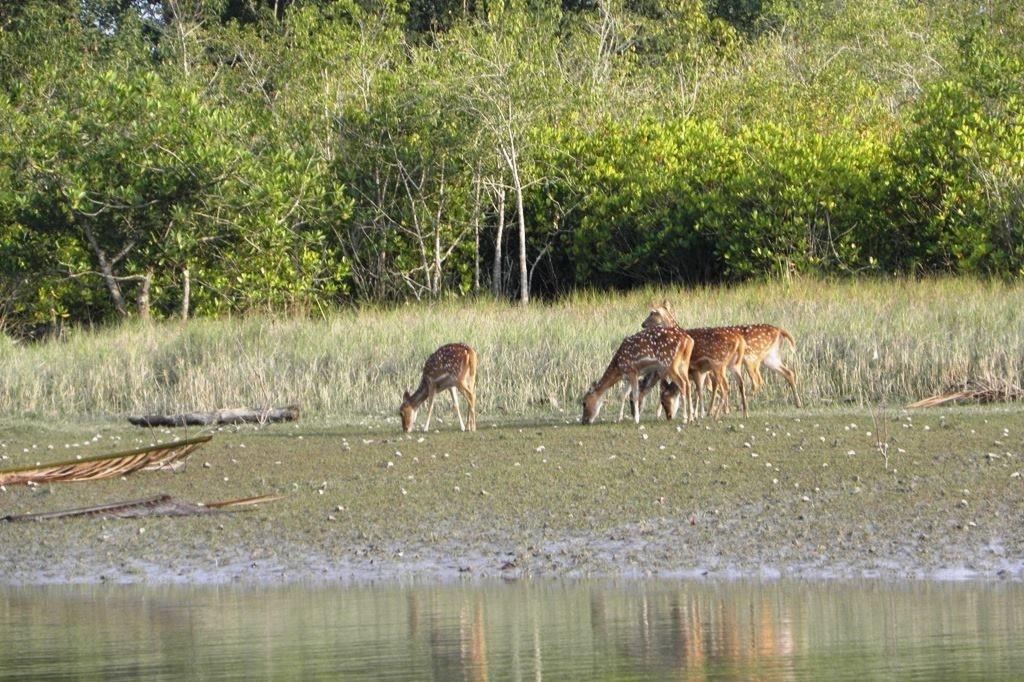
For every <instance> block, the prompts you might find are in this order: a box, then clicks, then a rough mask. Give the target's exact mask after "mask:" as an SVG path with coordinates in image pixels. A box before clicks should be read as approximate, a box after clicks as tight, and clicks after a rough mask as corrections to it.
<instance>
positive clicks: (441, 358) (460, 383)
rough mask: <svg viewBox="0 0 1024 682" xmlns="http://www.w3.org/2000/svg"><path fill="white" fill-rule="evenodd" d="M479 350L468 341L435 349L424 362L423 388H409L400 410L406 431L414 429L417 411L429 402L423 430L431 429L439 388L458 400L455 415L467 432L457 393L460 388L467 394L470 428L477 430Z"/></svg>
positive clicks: (403, 428) (421, 386)
mask: <svg viewBox="0 0 1024 682" xmlns="http://www.w3.org/2000/svg"><path fill="white" fill-rule="evenodd" d="M475 385H476V351H475V350H473V349H472V348H470V347H469V346H467V345H466V344H464V343H449V344H447V345H444V346H441V347H440V348H438V349H437V350H436V351H434V352H433V353H432V354H431V355H430V357H429V358H427V361H426V363H424V365H423V376H422V377H421V378H420V385H419V387H418V388H417V389H416V390H415V391H414V392H413V393H412V394H411V395H410V394H409V392H408V391H406V392H405V395H404V396H403V398H402V406H401V407H400V408H398V413H399V414H400V415H401V416H402V430H403V431H405V432H406V433H408V432H409V431H412V427H413V424H415V423H416V410H417V409H419V406H420V405H422V404H423V402H424V401H427V423H426V424H424V426H423V430H424V431H428V430H430V417H431V415H432V414H433V411H434V395H435V394H436V393H437V392H438V391H444V390H446V389H447V390H450V391H451V395H452V402H453V403H455V414H457V415H458V416H459V427H460V428H461V429H462V430H463V431H465V430H466V428H467V424H465V423H463V421H462V411H461V410H459V398H458V396H457V395H456V394H455V390H456V389H458V390H459V392H461V393H462V395H464V396H465V397H466V403H467V404H468V406H469V415H468V417H469V418H468V420H467V421H468V428H469V430H470V431H476V395H475V393H474V387H475Z"/></svg>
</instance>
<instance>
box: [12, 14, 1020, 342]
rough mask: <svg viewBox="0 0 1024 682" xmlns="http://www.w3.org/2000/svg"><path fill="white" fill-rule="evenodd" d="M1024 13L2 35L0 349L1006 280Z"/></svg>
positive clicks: (35, 30)
mask: <svg viewBox="0 0 1024 682" xmlns="http://www.w3.org/2000/svg"><path fill="white" fill-rule="evenodd" d="M1022 114H1024V3H1019V2H1011V1H1010V0H1005V1H998V0H987V1H986V0H979V1H978V2H971V3H963V2H956V1H954V0H845V1H843V0H824V1H823V2H805V1H803V0H675V1H672V0H563V1H562V2H561V4H559V3H557V2H542V1H541V0H490V1H487V0H305V1H302V0H292V1H288V0H62V1H54V0H48V1H43V0H35V1H33V0H27V1H23V2H17V3H4V4H3V5H2V7H0V329H6V330H8V331H11V332H15V331H24V330H26V329H31V328H33V327H38V326H41V325H53V324H55V323H56V324H59V323H61V322H103V321H108V320H115V319H118V318H123V317H132V316H138V317H143V318H145V317H174V316H184V317H188V316H189V315H201V316H210V315H218V314H224V313H228V312H241V311H248V310H254V309H259V310H278V309H289V310H300V311H301V310H306V311H319V310H327V309H329V308H332V307H336V306H338V305H344V304H348V303H351V302H359V301H366V300H373V301H380V300H403V299H412V298H414V299H429V298H435V297H450V296H464V295H474V294H478V293H479V294H486V295H494V296H497V297H507V298H514V299H518V300H521V301H523V302H526V301H527V300H528V299H529V298H530V297H536V296H542V297H547V296H557V295H559V294H562V293H565V292H568V291H572V290H576V289H580V288H595V289H603V288H629V287H633V286H637V285H642V284H647V283H661V282H694V283H698V282H700V283H703V282H728V281H736V280H743V279H751V278H764V277H769V278H771V277H788V276H790V275H792V274H802V273H808V274H814V275H824V276H842V275H859V274H873V273H878V274H890V273H908V274H927V273H937V272H942V273H976V274H981V275H983V276H998V277H1020V276H1022V275H1024V222H1022V221H1024V120H1022Z"/></svg>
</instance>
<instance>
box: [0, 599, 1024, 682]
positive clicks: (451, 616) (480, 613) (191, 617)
mask: <svg viewBox="0 0 1024 682" xmlns="http://www.w3.org/2000/svg"><path fill="white" fill-rule="evenodd" d="M1021 644H1024V586H1022V585H1019V584H997V583H941V582H940V583H934V582H932V583H929V582H912V583H891V582H870V581H867V582H786V581H771V582H764V583H757V582H742V581H738V582H703V581H622V582H572V581H567V582H557V581H552V582H527V581H524V582H512V583H483V584H481V583H465V584H463V583H455V584H448V585H433V584H431V585H383V586H360V587H341V586H323V585H316V586H310V585H289V586H284V587H195V588H191V587H156V588H149V587H139V586H75V587H14V588H11V587H8V588H0V678H3V679H16V678H17V679H24V678H27V677H32V678H44V679H45V678H51V679H68V678H72V679H107V680H117V679H146V680H153V679H168V680H178V679H186V678H197V677H201V678H216V679H281V678H292V679H310V678H317V677H321V678H332V679H356V678H358V679H378V680H405V679H414V680H423V679H436V680H449V679H465V680H487V679H534V680H540V679H608V680H631V679H661V678H685V679H764V680H818V679H833V680H835V679H851V680H852V679H856V680H871V679H883V678H884V679H890V678H900V679H922V680H933V679H940V678H942V679H978V680H997V679H1020V677H1021V675H1024V647H1022V646H1021Z"/></svg>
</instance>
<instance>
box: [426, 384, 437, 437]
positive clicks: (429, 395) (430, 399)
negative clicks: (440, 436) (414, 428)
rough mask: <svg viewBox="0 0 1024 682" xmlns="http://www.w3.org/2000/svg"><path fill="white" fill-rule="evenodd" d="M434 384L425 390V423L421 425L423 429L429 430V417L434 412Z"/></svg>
mask: <svg viewBox="0 0 1024 682" xmlns="http://www.w3.org/2000/svg"><path fill="white" fill-rule="evenodd" d="M434 392H435V391H434V386H433V384H431V386H430V389H429V391H428V392H427V423H426V424H424V425H423V430H424V431H429V430H430V417H431V415H433V414H434Z"/></svg>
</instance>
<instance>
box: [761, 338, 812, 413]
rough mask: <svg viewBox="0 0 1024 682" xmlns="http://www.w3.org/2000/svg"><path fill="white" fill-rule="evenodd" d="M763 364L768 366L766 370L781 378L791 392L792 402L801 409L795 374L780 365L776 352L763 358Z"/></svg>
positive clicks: (780, 360)
mask: <svg viewBox="0 0 1024 682" xmlns="http://www.w3.org/2000/svg"><path fill="white" fill-rule="evenodd" d="M764 364H765V365H767V366H768V369H770V370H772V371H774V372H776V373H778V374H781V375H782V376H783V378H784V379H785V380H786V382H787V383H788V384H789V388H790V390H791V391H792V392H793V402H795V403H796V406H797V407H803V404H802V403H801V402H800V396H799V395H797V392H796V372H794V371H793V370H791V369H790V368H788V367H786V366H785V365H784V364H782V358H780V357H779V353H778V350H775V349H773V350H772V352H771V353H769V354H768V355H767V356H766V357H765V359H764Z"/></svg>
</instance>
